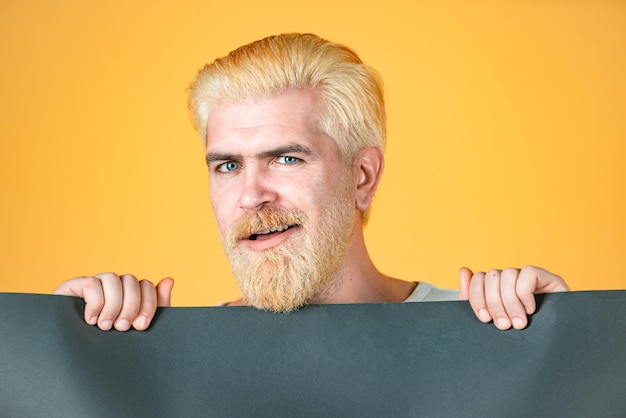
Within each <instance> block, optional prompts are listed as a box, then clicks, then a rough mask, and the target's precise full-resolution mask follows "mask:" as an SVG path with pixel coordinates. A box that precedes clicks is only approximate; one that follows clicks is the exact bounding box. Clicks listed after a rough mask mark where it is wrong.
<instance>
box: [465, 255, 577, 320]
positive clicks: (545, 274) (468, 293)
mask: <svg viewBox="0 0 626 418" xmlns="http://www.w3.org/2000/svg"><path fill="white" fill-rule="evenodd" d="M459 275H460V279H461V289H460V293H459V299H460V300H469V302H470V305H471V306H472V309H473V310H474V313H475V314H476V316H477V317H478V319H479V320H480V321H482V322H485V323H487V322H490V321H493V323H494V324H495V326H496V327H497V328H498V329H501V330H506V329H509V328H511V326H512V327H513V328H515V329H523V328H526V325H528V315H532V314H533V313H535V309H536V308H537V305H536V303H535V296H534V295H535V294H537V293H552V292H566V291H568V290H569V288H568V287H567V284H566V283H565V281H564V280H563V279H562V278H560V277H559V276H557V275H555V274H552V273H550V272H549V271H546V270H544V269H542V268H539V267H533V266H527V267H524V268H523V269H521V270H520V269H513V268H509V269H505V270H489V271H488V272H487V273H485V272H482V271H481V272H478V273H475V274H474V273H472V271H471V270H470V269H468V268H467V267H463V268H461V270H459Z"/></svg>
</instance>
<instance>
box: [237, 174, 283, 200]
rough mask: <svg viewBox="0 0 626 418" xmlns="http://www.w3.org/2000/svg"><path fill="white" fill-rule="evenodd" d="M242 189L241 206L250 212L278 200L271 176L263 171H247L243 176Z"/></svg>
mask: <svg viewBox="0 0 626 418" xmlns="http://www.w3.org/2000/svg"><path fill="white" fill-rule="evenodd" d="M242 182H243V184H242V186H241V187H242V189H241V195H240V197H239V206H240V207H241V208H242V209H244V210H248V211H255V210H259V209H260V208H261V207H263V206H265V205H268V204H271V203H273V202H274V201H275V200H276V190H275V189H274V188H273V185H272V180H271V178H270V176H269V174H268V173H267V172H266V171H265V170H262V169H251V167H250V166H248V169H247V170H245V173H244V175H243V176H242Z"/></svg>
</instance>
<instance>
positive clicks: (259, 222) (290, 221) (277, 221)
mask: <svg viewBox="0 0 626 418" xmlns="http://www.w3.org/2000/svg"><path fill="white" fill-rule="evenodd" d="M307 224H308V217H307V216H306V215H305V214H304V212H302V211H299V210H293V209H284V208H275V207H263V208H261V209H260V210H258V211H257V212H254V213H248V214H246V215H244V216H243V217H242V218H241V219H240V220H239V221H238V222H237V223H236V224H235V225H233V226H232V227H231V229H230V231H229V233H228V238H227V242H228V245H229V246H230V247H231V248H232V247H233V246H234V245H236V244H237V243H238V242H239V241H241V240H243V239H248V238H249V237H250V236H251V235H253V234H257V233H259V232H260V231H263V230H266V229H271V228H284V227H288V226H305V225H307Z"/></svg>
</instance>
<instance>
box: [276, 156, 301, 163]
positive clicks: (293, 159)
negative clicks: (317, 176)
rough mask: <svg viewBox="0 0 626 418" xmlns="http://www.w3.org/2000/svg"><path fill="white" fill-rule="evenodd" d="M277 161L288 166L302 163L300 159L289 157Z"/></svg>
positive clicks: (279, 158)
mask: <svg viewBox="0 0 626 418" xmlns="http://www.w3.org/2000/svg"><path fill="white" fill-rule="evenodd" d="M276 160H277V161H278V163H280V164H286V165H289V164H295V163H297V162H298V161H300V159H299V158H297V157H290V156H289V155H283V156H280V157H278V158H277V159H276Z"/></svg>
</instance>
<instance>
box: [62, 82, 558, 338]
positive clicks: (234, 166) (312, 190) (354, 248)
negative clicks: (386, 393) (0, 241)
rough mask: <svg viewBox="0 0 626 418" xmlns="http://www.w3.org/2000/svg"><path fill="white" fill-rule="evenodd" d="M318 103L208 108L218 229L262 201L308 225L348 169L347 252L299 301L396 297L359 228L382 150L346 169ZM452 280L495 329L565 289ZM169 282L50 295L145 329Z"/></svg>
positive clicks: (105, 277)
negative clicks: (320, 122) (317, 288)
mask: <svg viewBox="0 0 626 418" xmlns="http://www.w3.org/2000/svg"><path fill="white" fill-rule="evenodd" d="M319 108H320V100H319V97H318V94H317V92H316V91H314V90H312V89H297V90H289V91H286V92H284V93H281V94H279V95H277V96H274V97H268V98H249V99H246V100H242V101H238V102H232V103H221V104H219V105H216V106H214V108H213V109H212V110H211V112H210V114H209V123H208V138H207V139H208V141H207V144H208V145H207V164H208V168H209V173H210V174H209V178H210V183H211V188H210V190H211V202H212V205H213V209H214V212H215V216H216V220H217V224H218V229H219V231H220V234H221V235H222V236H225V235H226V234H227V233H228V231H229V229H230V228H231V227H232V225H233V224H234V223H235V222H237V221H238V220H239V219H240V218H241V217H242V216H243V215H244V214H246V213H251V212H254V211H256V210H259V208H261V207H263V206H276V207H283V208H288V209H299V210H301V211H304V212H305V213H306V214H307V216H308V217H309V220H310V222H311V224H312V225H313V226H314V225H315V224H316V223H317V222H318V221H319V218H320V214H321V210H322V208H323V206H324V202H325V201H326V199H328V197H329V196H335V195H336V194H337V193H339V190H340V187H339V186H340V183H341V181H340V179H341V176H345V175H346V169H348V170H349V171H348V172H350V173H351V177H352V182H351V187H353V190H354V215H353V218H352V222H353V232H352V235H351V236H350V246H349V249H348V253H347V255H346V257H345V259H344V260H343V262H342V264H341V266H340V267H339V270H338V271H337V272H336V273H335V274H334V276H333V277H332V279H331V281H330V283H329V285H328V287H327V288H326V289H324V290H323V291H321V292H319V293H318V294H317V295H316V296H315V297H313V298H312V299H311V300H309V301H308V303H322V304H324V303H373V302H401V301H403V300H405V299H406V298H407V297H408V296H409V295H410V294H411V292H412V291H413V290H414V289H415V287H416V284H415V283H410V282H406V281H403V280H399V279H396V278H392V277H389V276H387V275H385V274H383V273H381V272H379V271H378V270H377V269H376V267H375V266H374V263H373V262H372V260H371V258H370V256H369V254H368V252H367V248H366V245H365V240H364V235H363V227H362V225H361V212H363V211H365V210H366V209H367V208H368V207H369V206H370V204H371V203H372V199H373V197H374V194H375V193H376V189H377V187H378V183H379V181H380V178H381V175H382V172H383V167H384V158H383V154H382V152H381V150H380V149H378V148H377V147H370V148H366V149H364V150H363V151H362V152H361V153H360V154H359V155H358V157H357V158H356V159H355V161H354V162H353V164H352V165H351V167H346V166H345V164H346V163H345V162H343V161H342V159H341V156H340V154H339V151H338V149H337V147H336V146H335V144H334V142H333V141H332V139H331V138H328V137H327V136H325V135H324V134H323V133H321V132H320V131H319V130H318V129H317V128H316V114H317V110H318V109H319ZM301 234H303V231H302V230H301V229H300V228H297V227H296V228H293V229H289V230H287V231H285V232H283V233H277V234H272V236H270V237H267V239H259V240H247V239H243V240H241V243H240V244H239V245H244V246H246V248H247V249H248V250H250V251H260V250H263V249H265V248H269V247H271V246H274V245H277V244H279V243H281V242H284V241H286V240H299V239H301V238H302V237H301ZM459 276H460V299H463V300H469V302H470V305H471V306H472V309H473V310H474V312H475V313H476V316H477V318H478V319H479V320H480V321H482V322H485V323H487V322H491V321H493V322H494V324H495V326H496V327H497V328H499V329H502V330H505V329H509V328H511V327H513V328H515V329H523V328H525V327H526V325H527V324H528V319H527V316H528V315H531V314H532V313H534V311H535V308H536V306H535V299H534V294H535V293H546V292H558V291H566V290H568V288H567V285H566V284H565V282H564V281H563V280H562V279H561V278H560V277H559V276H556V275H554V274H552V273H550V272H548V271H546V270H544V269H541V268H537V267H532V266H529V267H525V268H523V269H505V270H490V271H488V272H486V273H485V272H478V273H476V274H474V273H472V271H471V270H469V269H467V268H462V269H461V270H460V272H459ZM172 287H173V280H172V279H171V278H165V279H163V280H162V281H160V282H159V283H158V284H157V285H156V286H154V284H153V283H151V282H149V281H146V280H141V281H139V280H138V279H137V278H135V277H134V276H132V275H128V274H126V275H121V276H118V275H116V274H114V273H102V274H99V275H96V276H93V277H80V278H77V279H73V280H69V281H66V282H64V283H62V284H61V285H60V286H59V287H58V288H57V289H56V290H55V294H63V295H70V296H78V297H82V298H84V299H85V301H86V308H85V320H86V321H87V323H89V324H91V325H96V324H97V325H98V327H99V328H101V329H103V330H109V329H111V328H115V329H117V330H119V331H126V330H128V329H130V328H131V327H133V328H135V329H138V330H144V329H146V328H147V327H148V326H149V324H150V321H151V320H152V318H153V317H154V313H155V310H156V307H157V306H169V305H170V295H171V291H172ZM245 304H246V302H245V301H244V300H238V301H234V302H232V303H231V305H245Z"/></svg>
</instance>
